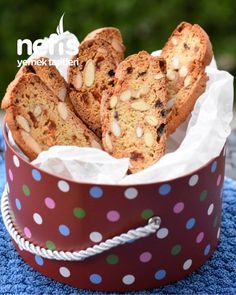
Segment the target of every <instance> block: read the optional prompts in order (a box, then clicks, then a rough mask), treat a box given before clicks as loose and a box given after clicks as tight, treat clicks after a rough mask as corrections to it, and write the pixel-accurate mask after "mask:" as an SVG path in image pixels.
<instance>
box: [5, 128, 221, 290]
mask: <svg viewBox="0 0 236 295" xmlns="http://www.w3.org/2000/svg"><path fill="white" fill-rule="evenodd" d="M4 137H5V143H6V173H7V182H8V184H9V204H10V208H11V213H12V215H13V216H14V218H13V219H14V225H15V227H16V228H17V230H18V232H19V233H20V234H21V235H22V236H23V237H24V238H25V239H27V240H29V241H30V242H32V243H34V244H35V245H39V246H41V247H44V248H49V249H51V250H63V251H78V250H81V249H86V248H87V247H89V246H93V245H95V244H97V243H99V242H101V241H105V240H106V239H108V238H112V237H114V236H116V235H120V234H121V233H125V232H127V231H128V230H129V229H134V228H137V227H140V226H144V225H145V224H146V223H147V221H148V219H149V218H150V217H152V216H160V217H161V227H160V229H159V230H158V231H157V232H156V233H155V234H151V235H150V236H148V237H146V238H141V239H139V240H137V241H134V242H132V243H128V244H125V245H122V246H118V247H116V248H113V249H111V250H109V251H106V252H104V253H102V254H99V255H96V256H94V257H91V258H88V259H85V260H84V261H79V262H78V261H77V262H76V261H73V262H68V261H57V260H49V259H44V258H42V257H39V256H37V255H36V256H35V255H33V254H31V253H29V252H26V251H22V250H20V249H19V247H18V246H17V245H15V247H16V249H17V251H18V252H19V254H20V256H21V257H22V258H23V259H24V260H25V261H26V262H27V263H28V264H29V265H31V266H32V267H33V268H34V269H36V270H38V271H39V272H41V273H42V274H44V275H46V276H48V277H50V278H53V279H55V280H57V281H59V282H62V283H65V284H70V285H72V286H75V287H78V288H82V289H90V290H99V291H100V290H101V291H116V292H123V291H131V290H143V289H149V288H154V287H159V286H161V285H164V284H168V283H170V282H174V281H177V280H179V279H181V278H183V277H184V276H186V275H188V274H190V273H191V272H193V271H194V270H195V269H196V268H198V267H199V266H201V265H202V264H203V263H204V262H205V261H206V260H207V259H208V258H209V257H210V256H211V254H212V253H213V252H214V250H215V248H216V246H217V243H218V241H219V235H220V222H221V194H222V186H223V180H224V161H225V150H223V151H222V152H221V154H220V155H219V156H218V157H217V158H215V159H212V161H210V162H209V163H208V164H207V165H205V166H203V167H202V168H201V169H199V170H197V171H194V172H193V173H192V174H189V175H186V176H184V177H180V178H177V179H173V180H170V181H167V182H159V183H151V184H143V185H142V184H140V185H133V186H132V185H131V186H130V185H97V184H92V183H91V184H90V183H79V182H74V181H70V180H67V179H61V178H58V177H57V176H54V175H51V174H49V173H46V172H44V171H41V170H38V169H35V168H34V167H33V166H32V165H31V164H30V163H28V162H26V161H25V160H23V159H22V158H21V157H20V156H19V155H17V154H16V153H15V152H14V150H13V149H12V148H11V146H10V145H9V142H8V140H7V136H6V130H4ZM173 169H174V167H173Z"/></svg>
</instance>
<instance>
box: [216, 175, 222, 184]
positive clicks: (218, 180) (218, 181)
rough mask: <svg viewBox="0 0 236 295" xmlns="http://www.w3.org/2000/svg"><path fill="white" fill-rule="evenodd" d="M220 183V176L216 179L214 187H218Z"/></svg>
mask: <svg viewBox="0 0 236 295" xmlns="http://www.w3.org/2000/svg"><path fill="white" fill-rule="evenodd" d="M220 182H221V174H219V176H218V177H217V181H216V185H217V186H219V185H220Z"/></svg>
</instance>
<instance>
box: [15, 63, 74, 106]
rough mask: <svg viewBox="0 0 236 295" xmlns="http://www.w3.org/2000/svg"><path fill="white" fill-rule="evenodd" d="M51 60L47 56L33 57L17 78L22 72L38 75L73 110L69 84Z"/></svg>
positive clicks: (18, 74)
mask: <svg viewBox="0 0 236 295" xmlns="http://www.w3.org/2000/svg"><path fill="white" fill-rule="evenodd" d="M50 63H51V61H50V60H49V59H48V58H47V57H40V58H37V59H33V60H31V61H30V62H29V65H25V66H23V67H22V68H21V69H20V70H19V72H18V73H17V75H16V78H17V77H19V76H20V75H22V74H26V73H33V74H36V75H38V76H39V77H40V78H41V80H43V82H44V83H45V84H46V85H47V86H48V87H49V88H50V89H51V90H52V91H53V93H54V94H55V95H56V96H57V97H58V98H59V100H60V101H62V102H65V103H66V104H67V105H68V106H69V107H70V109H71V110H73V105H72V103H71V101H70V96H69V89H68V84H67V83H66V81H65V79H64V78H63V77H62V76H61V74H60V73H59V71H58V70H57V68H56V67H55V66H54V65H53V64H50Z"/></svg>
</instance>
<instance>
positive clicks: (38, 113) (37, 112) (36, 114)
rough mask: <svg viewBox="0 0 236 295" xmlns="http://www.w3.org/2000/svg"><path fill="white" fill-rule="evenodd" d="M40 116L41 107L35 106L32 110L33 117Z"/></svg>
mask: <svg viewBox="0 0 236 295" xmlns="http://www.w3.org/2000/svg"><path fill="white" fill-rule="evenodd" d="M41 114H42V108H41V106H39V105H37V106H36V107H35V108H34V116H35V117H38V116H40V115H41Z"/></svg>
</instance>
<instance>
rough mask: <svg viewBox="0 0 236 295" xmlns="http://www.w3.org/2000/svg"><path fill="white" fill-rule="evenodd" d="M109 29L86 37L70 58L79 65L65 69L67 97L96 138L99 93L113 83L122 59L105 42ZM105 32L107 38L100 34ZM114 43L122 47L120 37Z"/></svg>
mask: <svg viewBox="0 0 236 295" xmlns="http://www.w3.org/2000/svg"><path fill="white" fill-rule="evenodd" d="M112 32H113V31H112V30H110V29H109V30H107V29H102V30H101V31H100V32H99V33H96V34H95V36H94V37H89V38H86V40H85V41H83V42H82V43H81V45H80V47H79V53H78V54H77V55H76V56H74V57H73V60H78V61H79V66H77V67H76V66H74V65H72V66H70V67H69V71H68V81H69V83H70V84H71V88H70V98H71V101H72V103H73V105H74V108H75V110H76V112H77V114H78V116H79V117H80V118H81V119H82V120H83V121H84V122H85V124H87V126H88V127H89V128H90V129H91V130H93V131H94V132H95V133H96V134H97V135H98V136H99V137H101V119H100V103H101V98H102V93H103V91H105V90H109V89H111V88H112V87H113V86H114V76H115V70H116V68H117V66H118V64H119V63H120V62H121V61H122V60H123V58H124V51H122V52H121V50H120V48H119V51H117V50H116V49H114V48H113V47H112V44H111V43H109V34H111V33H112ZM112 34H113V33H112ZM101 35H102V37H101V38H100V37H99V36H101ZM105 35H107V40H105V38H104V37H103V36H105ZM117 40H118V39H117ZM117 42H120V43H119V44H120V47H122V48H123V50H124V46H123V44H122V43H121V42H122V39H121V36H120V39H119V40H118V41H117Z"/></svg>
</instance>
